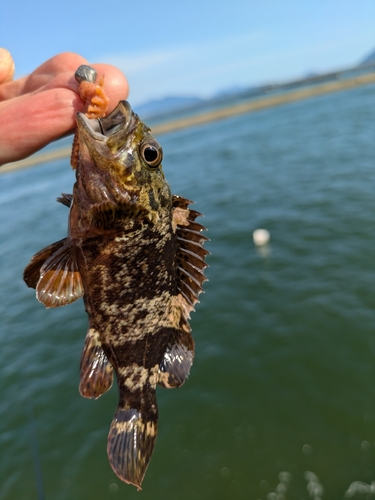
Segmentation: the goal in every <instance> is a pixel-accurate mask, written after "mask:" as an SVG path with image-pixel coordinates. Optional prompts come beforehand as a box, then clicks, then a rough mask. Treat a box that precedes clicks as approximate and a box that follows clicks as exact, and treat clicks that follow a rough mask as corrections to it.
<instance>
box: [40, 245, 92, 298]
mask: <svg viewBox="0 0 375 500" xmlns="http://www.w3.org/2000/svg"><path fill="white" fill-rule="evenodd" d="M75 252H76V247H75V246H74V245H72V244H71V243H67V244H65V245H63V246H62V247H61V248H59V249H58V250H57V251H56V252H54V253H53V254H52V255H51V256H50V257H49V258H48V259H47V260H46V261H45V263H44V264H43V266H42V267H41V268H40V278H39V281H38V283H37V285H36V297H37V299H38V300H39V302H42V303H43V304H44V305H45V306H46V307H48V308H49V307H60V306H65V305H67V304H70V303H71V302H74V301H75V300H77V299H79V298H80V297H82V295H83V293H84V290H83V284H82V280H81V275H80V272H79V269H78V265H77V262H76V257H75Z"/></svg>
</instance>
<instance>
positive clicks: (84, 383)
mask: <svg viewBox="0 0 375 500" xmlns="http://www.w3.org/2000/svg"><path fill="white" fill-rule="evenodd" d="M80 372H81V380H80V384H79V392H80V394H81V396H83V397H84V398H95V399H97V398H98V397H99V396H101V395H102V394H104V393H105V392H106V391H108V389H110V388H111V387H112V383H113V368H112V365H111V363H110V362H109V360H108V358H107V356H106V354H105V352H104V350H103V347H102V343H101V342H100V338H99V333H98V332H97V331H96V330H95V329H94V328H89V330H88V332H87V334H86V339H85V345H84V347H83V351H82V356H81V367H80Z"/></svg>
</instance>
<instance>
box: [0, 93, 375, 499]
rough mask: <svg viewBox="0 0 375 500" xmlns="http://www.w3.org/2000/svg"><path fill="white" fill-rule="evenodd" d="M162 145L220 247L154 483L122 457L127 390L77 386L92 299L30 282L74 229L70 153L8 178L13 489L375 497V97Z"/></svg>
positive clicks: (302, 109) (305, 105) (162, 403)
mask: <svg viewBox="0 0 375 500" xmlns="http://www.w3.org/2000/svg"><path fill="white" fill-rule="evenodd" d="M160 139H161V142H162V145H163V148H164V151H165V161H164V169H165V172H166V176H167V178H168V180H169V182H170V184H171V186H172V190H173V192H174V193H176V194H180V195H182V196H186V197H188V198H190V199H193V200H195V201H196V202H197V204H196V209H197V210H199V211H201V212H203V213H204V214H205V215H206V218H205V219H204V222H203V223H204V224H205V225H206V226H207V227H208V228H209V233H208V236H209V237H210V238H211V242H210V243H209V244H208V249H209V250H210V251H211V253H212V255H211V256H210V257H209V264H210V268H209V269H208V270H207V275H208V277H209V280H210V281H209V282H208V283H206V284H205V290H206V293H205V295H203V296H201V304H199V305H198V307H197V313H196V314H194V316H193V321H192V326H193V335H194V338H195V341H196V357H195V362H194V365H193V368H192V371H191V376H190V378H189V380H188V381H187V383H186V384H185V385H184V386H183V387H182V388H181V389H178V390H169V391H168V390H165V389H160V390H159V391H158V401H159V412H160V417H159V436H158V440H157V444H156V448H155V452H154V455H153V458H152V460H151V463H150V466H149V469H148V471H147V474H146V478H145V480H144V483H143V490H142V491H141V492H136V490H135V488H133V487H131V486H128V485H125V484H123V483H121V482H120V481H119V480H118V478H117V477H116V476H115V475H114V474H113V472H112V470H111V468H110V466H109V464H108V461H107V457H106V437H107V433H108V429H109V425H110V422H111V419H112V416H113V413H114V411H115V408H116V405H117V394H116V390H111V391H110V393H108V394H106V395H104V396H102V397H101V398H100V399H99V400H97V401H89V400H84V399H83V398H81V397H80V396H79V394H78V389H77V388H78V366H79V358H80V351H81V348H82V345H83V340H84V336H85V331H86V327H87V318H86V315H85V313H84V310H83V304H82V302H81V301H79V302H77V303H75V304H73V305H71V306H68V307H66V308H62V309H59V310H45V309H44V307H43V306H42V305H40V304H39V303H37V301H36V300H35V296H34V292H33V291H32V290H30V289H28V288H26V286H25V285H24V283H23V281H22V272H23V268H24V267H25V265H26V264H27V263H28V261H29V259H30V257H31V256H32V254H33V253H35V252H36V251H37V250H39V249H40V248H42V247H44V246H45V245H47V244H49V243H51V242H53V241H56V240H58V239H60V238H62V237H64V236H65V234H66V226H67V215H68V211H67V209H66V208H65V207H63V206H62V205H59V204H57V203H55V201H54V199H55V198H56V196H58V195H59V194H60V192H62V191H64V192H70V191H71V186H72V184H73V181H74V179H73V174H72V172H71V171H70V168H69V166H68V162H67V161H64V162H62V161H59V162H53V163H51V164H49V165H44V166H40V167H36V168H34V169H31V170H26V171H20V172H15V173H12V174H6V175H3V176H1V177H0V234H1V240H0V255H1V260H0V276H1V280H0V287H1V288H0V298H1V300H0V317H1V332H0V335H1V350H0V353H1V354H0V357H1V359H0V379H1V384H0V417H1V418H0V452H1V461H0V498H1V499H4V500H8V499H11V500H13V499H24V500H28V499H39V500H40V499H41V494H40V493H39V494H38V484H39V486H40V489H41V484H42V485H43V489H44V494H45V498H46V499H47V500H50V499H51V500H52V499H57V500H65V499H66V500H68V499H77V500H81V499H82V500H86V499H87V500H89V499H90V500H105V499H112V498H113V499H115V498H118V499H120V498H122V499H127V500H131V499H144V500H149V499H153V500H159V499H160V500H165V499H179V500H188V499H189V500H190V499H194V500H200V499H202V500H211V499H212V500H214V499H215V500H221V499H223V500H227V499H229V498H230V499H235V500H237V499H251V500H252V499H254V500H257V499H261V500H276V499H277V500H284V499H285V500H286V499H292V500H294V499H295V500H302V499H305V500H308V499H309V498H316V499H317V498H324V499H344V498H358V499H359V498H360V499H364V498H375V493H374V494H372V493H370V489H371V488H370V486H369V485H370V483H371V481H375V331H374V326H375V312H374V311H375V293H374V292H375V265H374V248H375V231H374V229H375V224H374V212H375V210H374V209H375V203H374V195H373V193H374V189H375V86H368V87H364V88H361V89H355V90H352V91H348V92H342V93H337V94H333V95H327V96H322V97H319V98H316V99H312V100H308V101H304V102H299V103H295V104H292V105H289V106H285V107H280V108H275V109H270V110H265V111H262V112H259V113H255V114H251V115H246V116H241V117H237V118H233V119H229V120H226V121H223V122H219V123H214V124H210V125H206V126H204V127H199V128H195V129H191V130H187V131H182V132H179V133H175V134H170V135H168V136H163V137H161V138H160ZM257 227H265V228H267V229H268V230H269V231H270V233H271V242H270V244H269V245H268V246H267V247H266V248H263V249H262V251H259V250H257V249H256V248H255V247H254V244H253V241H252V231H253V230H254V229H255V228H257ZM283 473H284V474H283ZM38 474H41V475H42V479H41V480H38ZM355 481H360V482H363V483H365V485H362V492H361V491H360V485H359V483H355V485H354V486H352V489H351V490H349V492H348V488H349V486H350V485H351V484H352V483H353V482H355ZM366 484H367V485H368V486H366ZM323 489H324V491H323ZM366 491H367V493H366ZM277 492H278V493H277ZM345 492H347V496H346V497H345ZM351 492H352V493H351Z"/></svg>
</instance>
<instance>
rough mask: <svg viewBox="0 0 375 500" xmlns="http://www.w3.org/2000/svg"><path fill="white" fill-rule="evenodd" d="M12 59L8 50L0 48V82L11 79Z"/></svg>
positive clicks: (12, 71) (12, 73) (12, 72)
mask: <svg viewBox="0 0 375 500" xmlns="http://www.w3.org/2000/svg"><path fill="white" fill-rule="evenodd" d="M13 76H14V61H13V58H12V56H11V55H10V52H9V50H7V49H2V48H0V84H3V83H8V82H10V81H12V79H13Z"/></svg>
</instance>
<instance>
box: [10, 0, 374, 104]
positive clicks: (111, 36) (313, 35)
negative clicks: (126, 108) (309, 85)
mask: <svg viewBox="0 0 375 500" xmlns="http://www.w3.org/2000/svg"><path fill="white" fill-rule="evenodd" d="M0 46H3V47H5V48H7V49H8V50H10V51H11V52H12V54H13V56H14V58H15V61H16V74H17V76H21V75H25V74H27V73H30V72H31V71H32V70H33V69H34V68H36V67H37V66H38V65H39V64H41V63H42V62H43V61H45V60H46V59H48V58H49V57H51V56H53V55H54V54H57V53H59V52H64V51H74V52H78V53H79V54H81V55H83V56H84V57H86V58H87V59H88V60H89V61H91V62H108V63H112V64H114V65H116V66H118V67H120V69H122V71H123V72H124V73H125V74H126V75H127V77H128V80H129V83H130V97H129V100H130V101H131V102H132V103H133V104H136V105H139V104H142V103H143V102H146V101H148V100H150V99H158V98H162V97H165V96H169V95H199V96H202V97H209V96H211V95H213V94H214V93H216V92H218V91H220V90H223V89H226V88H230V87H234V86H240V87H243V86H251V85H258V84H263V83H270V82H280V81H287V80H290V79H294V78H300V77H303V76H305V75H306V74H308V73H311V72H326V71H330V70H334V69H339V68H344V67H348V66H351V65H354V64H357V63H358V62H359V61H361V60H362V59H363V58H364V57H365V56H366V55H368V54H369V53H370V52H372V51H373V50H375V0H247V1H246V0H244V1H242V0H232V1H226V0H225V1H223V0H216V1H212V0H188V1H181V2H180V1H177V0H174V1H173V0H151V1H150V0H133V1H128V0H121V1H119V0H101V1H97V0H74V1H73V0H64V1H60V0H32V1H30V0H12V1H9V2H2V6H1V12H0Z"/></svg>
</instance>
